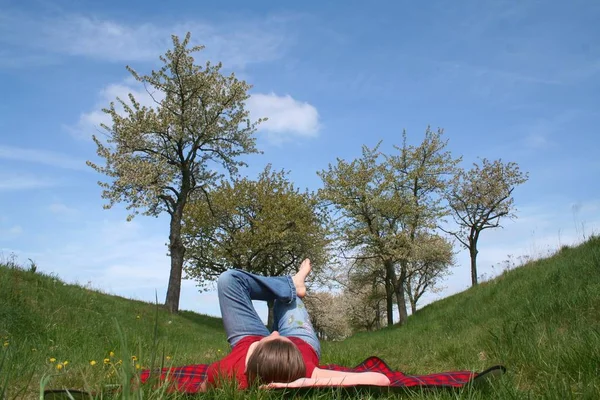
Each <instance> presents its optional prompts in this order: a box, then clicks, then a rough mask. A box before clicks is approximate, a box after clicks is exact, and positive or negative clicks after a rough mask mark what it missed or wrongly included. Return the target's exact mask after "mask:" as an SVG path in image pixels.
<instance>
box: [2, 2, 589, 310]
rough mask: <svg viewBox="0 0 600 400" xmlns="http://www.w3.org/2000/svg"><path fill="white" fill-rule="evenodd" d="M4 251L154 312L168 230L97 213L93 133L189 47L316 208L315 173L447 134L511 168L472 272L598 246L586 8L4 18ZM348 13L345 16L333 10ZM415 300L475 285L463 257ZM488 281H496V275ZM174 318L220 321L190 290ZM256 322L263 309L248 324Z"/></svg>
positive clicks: (348, 5) (9, 5) (417, 6)
mask: <svg viewBox="0 0 600 400" xmlns="http://www.w3.org/2000/svg"><path fill="white" fill-rule="evenodd" d="M0 4H1V6H0V89H1V90H2V93H3V94H4V96H3V98H4V99H3V101H2V102H1V103H0V207H1V208H2V210H3V211H2V212H1V213H0V253H1V254H2V257H3V258H4V259H7V258H10V257H11V256H12V255H13V254H14V256H16V257H17V259H18V260H19V261H21V262H24V263H26V261H27V259H28V258H31V259H33V260H35V261H36V263H37V264H38V265H39V269H40V270H43V271H45V272H52V273H55V274H57V275H58V276H59V277H61V278H62V279H64V280H66V281H69V282H78V283H80V284H89V285H91V286H92V287H94V288H99V289H102V290H104V291H107V292H109V293H114V294H119V295H123V296H127V297H134V298H138V299H143V300H149V301H153V300H154V296H155V291H156V292H157V293H158V297H159V299H160V300H161V301H163V300H164V294H165V290H166V283H167V280H168V271H169V264H168V259H167V257H166V255H165V254H166V247H165V243H166V242H167V235H168V220H167V218H166V216H161V217H159V218H150V217H136V218H135V219H134V220H133V221H132V222H126V221H125V217H126V212H125V211H124V208H123V207H116V208H113V209H112V210H108V211H107V210H103V209H102V204H103V201H102V199H101V198H100V188H99V187H98V186H97V185H96V182H97V181H98V180H99V179H101V178H102V177H101V176H99V175H97V174H96V173H95V172H94V171H93V170H91V169H90V168H88V167H86V166H85V161H86V160H89V159H95V145H94V144H93V142H92V141H91V140H90V138H91V135H92V134H94V133H97V132H98V129H99V127H98V124H99V123H100V122H102V121H105V118H106V117H105V116H103V115H102V113H101V112H100V109H101V108H102V107H104V106H107V105H108V103H109V102H110V101H111V100H114V99H115V98H116V97H117V96H124V95H126V94H127V93H129V92H132V93H134V94H137V95H138V96H139V97H140V99H141V101H142V102H144V101H148V99H147V98H145V97H144V91H143V89H141V88H140V87H139V86H136V84H135V83H134V82H133V81H132V80H131V77H130V75H129V74H128V72H127V71H126V70H125V66H126V65H131V66H132V67H134V69H136V70H137V71H139V72H142V73H146V72H149V71H150V70H151V69H152V68H156V67H157V66H158V65H159V64H158V63H157V61H158V56H159V55H160V54H162V53H163V52H164V51H165V50H166V49H167V48H169V46H170V35H171V34H178V35H180V36H183V35H185V33H186V32H187V31H190V32H191V33H192V38H193V40H194V42H195V43H199V44H204V45H205V46H206V50H205V51H203V52H202V53H200V54H199V55H198V57H197V58H198V60H204V59H210V60H213V61H222V62H223V65H224V70H225V72H227V73H229V72H235V73H236V75H238V76H240V77H242V78H244V79H246V80H247V81H248V82H249V83H251V84H252V85H254V87H253V89H252V92H251V93H252V97H251V99H250V100H249V102H248V107H249V109H250V110H251V112H252V115H253V116H255V117H256V118H258V117H262V116H267V117H269V118H270V120H269V121H268V122H267V123H265V124H264V125H263V126H262V127H261V129H260V130H259V132H258V134H257V137H258V147H259V148H260V149H261V150H262V151H264V154H262V155H256V156H252V157H249V158H248V162H249V163H250V166H249V168H247V169H245V170H243V171H242V173H244V174H247V175H250V176H255V174H256V173H257V172H258V171H260V170H262V169H263V167H264V166H265V165H266V164H267V163H271V164H273V166H274V167H275V168H277V169H281V168H283V169H286V170H289V171H290V176H291V178H292V179H293V181H294V182H295V183H296V184H297V185H298V186H299V187H301V188H309V189H312V190H316V189H318V188H319V186H320V179H319V178H318V177H317V175H316V171H319V170H322V169H324V168H326V167H327V165H328V164H329V163H332V162H335V159H336V157H339V158H345V159H347V160H351V159H353V158H355V157H357V156H359V155H360V150H361V145H363V144H367V145H369V146H372V145H374V144H376V143H377V142H378V141H380V140H383V147H384V149H386V150H388V151H391V149H392V146H393V145H394V144H400V141H401V133H402V130H403V129H406V130H407V132H408V137H409V141H410V142H412V143H418V142H419V141H420V140H421V139H422V137H423V132H424V131H425V128H426V127H427V126H428V125H431V126H432V127H433V128H437V127H441V128H444V129H445V132H446V137H447V138H448V139H449V147H450V150H451V151H452V152H453V154H454V155H456V156H459V155H462V156H463V159H464V166H469V165H470V163H472V162H474V161H476V160H477V157H487V158H489V159H497V158H502V159H503V160H505V161H515V162H517V163H519V165H520V166H521V168H522V169H523V170H525V171H527V172H529V175H530V179H529V181H528V182H527V183H526V184H524V185H522V186H521V187H519V188H517V190H516V191H515V201H516V206H517V208H518V216H519V218H518V219H517V220H516V221H505V223H504V229H499V230H495V231H486V232H484V233H483V234H482V236H481V239H480V256H479V266H480V273H481V274H486V275H488V276H490V275H493V274H496V273H498V272H499V268H498V267H497V265H498V264H499V263H501V262H502V261H503V260H506V259H507V257H508V255H512V257H513V258H517V257H518V256H530V257H539V256H542V255H544V254H546V253H547V252H548V251H551V250H552V249H555V248H556V247H558V246H559V245H564V244H571V243H576V242H578V241H580V240H582V238H584V237H585V236H587V235H590V234H591V233H593V232H595V233H600V185H598V176H600V161H599V160H600V158H598V156H597V153H598V150H599V149H600V145H599V144H600V143H599V139H598V126H600V110H599V108H598V104H600V27H598V24H597V21H598V20H600V3H598V2H597V1H594V0H588V1H571V2H553V1H520V2H517V1H479V0H477V1H476V0H473V1H454V2H447V1H427V2H413V1H375V2H373V3H371V4H367V3H366V2H364V1H344V2H317V1H303V2H295V3H294V4H292V3H290V2H275V1H270V2H268V1H253V2H246V1H227V2H220V3H217V2H211V3H208V2H196V1H188V2H183V1H182V2H177V6H176V7H174V6H172V5H171V3H168V2H156V1H143V2H142V1H128V2H117V1H103V2H91V1H75V0H71V1H66V0H65V1H16V0H14V1H7V0H2V1H0ZM342 4H343V6H341V5H342ZM458 264H459V265H458V266H457V267H455V268H454V269H453V275H452V276H451V277H450V278H448V279H447V281H446V282H445V283H444V286H445V289H444V290H442V291H441V292H440V293H437V294H434V295H431V296H429V297H428V298H427V300H426V301H431V300H433V299H436V298H439V297H443V296H447V295H449V294H452V293H455V292H457V291H461V290H464V289H465V288H467V287H468V286H469V282H470V278H469V270H468V256H467V254H466V253H465V252H464V251H461V253H460V254H459V256H458ZM494 265H496V267H495V268H492V266H494ZM181 307H182V308H183V309H191V310H196V311H199V312H204V313H209V314H213V315H218V305H217V301H216V296H215V295H214V293H204V294H200V293H198V291H197V289H196V288H195V287H194V283H193V282H184V284H183V288H182V297H181ZM261 313H264V309H262V308H261Z"/></svg>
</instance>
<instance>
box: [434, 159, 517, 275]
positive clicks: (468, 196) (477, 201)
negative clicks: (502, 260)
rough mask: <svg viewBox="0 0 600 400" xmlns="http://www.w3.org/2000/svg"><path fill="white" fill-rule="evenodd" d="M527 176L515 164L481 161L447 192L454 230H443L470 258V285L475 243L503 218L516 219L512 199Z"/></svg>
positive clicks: (459, 177)
mask: <svg viewBox="0 0 600 400" xmlns="http://www.w3.org/2000/svg"><path fill="white" fill-rule="evenodd" d="M527 179H528V174H527V173H523V172H521V171H520V170H519V166H518V165H517V164H516V163H514V162H508V163H503V162H502V160H495V161H492V162H490V161H488V160H487V159H485V158H484V159H483V160H482V161H481V165H478V164H477V163H474V164H473V167H472V168H471V169H470V170H468V171H464V170H462V171H460V172H459V173H458V174H457V175H456V177H455V179H454V180H453V181H452V185H451V186H450V189H449V190H448V192H447V200H448V205H449V206H450V209H451V210H452V213H451V215H452V217H453V219H454V222H455V223H456V225H457V226H458V228H457V229H455V230H452V229H446V228H444V229H443V230H444V231H445V232H447V233H450V234H451V235H452V236H454V237H455V238H456V239H457V240H458V241H459V242H460V243H461V244H462V245H463V246H464V247H465V248H466V249H468V250H469V255H470V256H471V282H472V285H473V286H475V285H477V254H478V252H479V251H478V250H477V243H478V240H479V236H480V234H481V232H482V231H483V230H485V229H490V228H498V227H500V226H501V225H500V220H501V219H502V218H511V219H512V218H516V214H515V212H516V209H515V207H514V199H513V197H512V193H513V190H514V189H515V187H516V186H517V185H520V184H522V183H525V182H526V181H527Z"/></svg>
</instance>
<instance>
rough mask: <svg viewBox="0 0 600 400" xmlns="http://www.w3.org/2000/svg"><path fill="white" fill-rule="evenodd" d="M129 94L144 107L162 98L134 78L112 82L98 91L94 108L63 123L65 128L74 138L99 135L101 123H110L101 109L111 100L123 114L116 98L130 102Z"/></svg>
mask: <svg viewBox="0 0 600 400" xmlns="http://www.w3.org/2000/svg"><path fill="white" fill-rule="evenodd" d="M129 94H132V95H133V97H134V98H135V100H136V101H137V102H138V103H139V104H140V105H141V106H146V107H155V106H156V102H160V101H161V100H162V99H163V98H164V94H163V93H161V92H153V91H150V92H149V91H146V89H145V88H144V86H143V85H142V84H140V83H138V82H137V81H135V80H130V79H126V80H125V81H124V82H121V83H113V84H110V85H108V86H106V87H105V88H103V89H102V90H101V91H100V94H99V95H98V102H97V103H96V107H95V109H94V110H92V111H89V112H84V113H81V115H80V116H79V120H78V121H77V122H76V123H75V124H74V125H65V127H64V128H65V129H66V130H67V131H68V132H69V133H70V134H71V135H72V136H73V137H74V138H76V139H84V140H91V138H92V135H96V136H99V134H101V133H103V132H104V129H103V128H102V126H101V125H102V124H104V125H106V126H109V127H110V126H111V125H112V119H111V117H110V115H108V114H106V113H105V112H104V111H102V109H103V108H108V107H109V105H110V103H111V102H114V103H115V109H116V110H117V112H118V113H119V114H121V115H124V110H123V107H122V106H121V104H120V103H118V102H117V98H119V99H121V100H123V101H125V103H126V104H131V102H130V101H129Z"/></svg>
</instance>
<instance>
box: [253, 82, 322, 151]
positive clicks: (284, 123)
mask: <svg viewBox="0 0 600 400" xmlns="http://www.w3.org/2000/svg"><path fill="white" fill-rule="evenodd" d="M247 106H248V110H249V111H250V114H251V115H252V118H254V119H256V118H262V117H267V118H268V120H267V121H266V122H264V123H262V124H261V125H260V126H259V130H261V131H264V132H266V133H267V134H268V137H269V139H270V140H273V141H282V140H285V139H286V138H290V137H293V136H296V137H315V136H316V135H317V133H318V132H319V129H320V124H319V113H318V111H317V109H316V108H315V107H314V106H313V105H311V104H309V103H306V102H301V101H298V100H295V99H294V98H292V96H290V95H285V96H278V95H276V94H275V93H270V94H261V93H256V94H253V95H252V96H251V97H250V98H249V99H248V101H247Z"/></svg>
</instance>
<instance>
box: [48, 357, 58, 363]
mask: <svg viewBox="0 0 600 400" xmlns="http://www.w3.org/2000/svg"><path fill="white" fill-rule="evenodd" d="M48 361H50V362H51V363H53V362H56V358H54V357H51V358H50V359H49V360H48Z"/></svg>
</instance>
